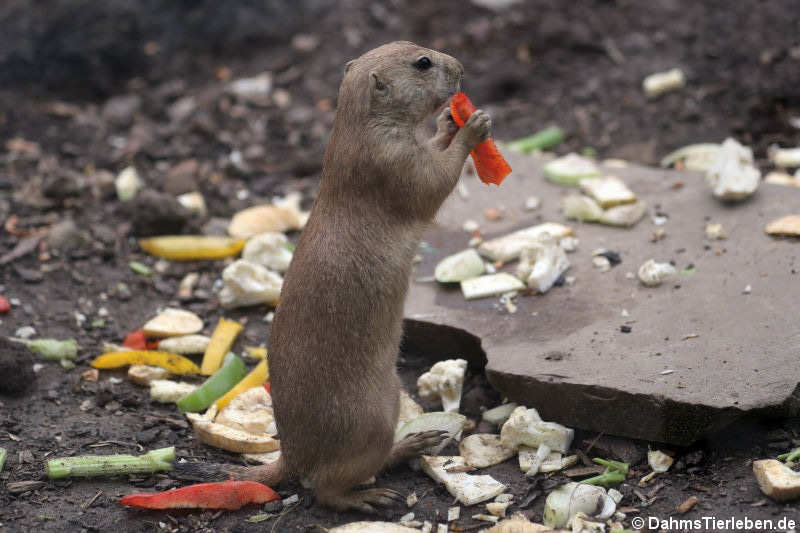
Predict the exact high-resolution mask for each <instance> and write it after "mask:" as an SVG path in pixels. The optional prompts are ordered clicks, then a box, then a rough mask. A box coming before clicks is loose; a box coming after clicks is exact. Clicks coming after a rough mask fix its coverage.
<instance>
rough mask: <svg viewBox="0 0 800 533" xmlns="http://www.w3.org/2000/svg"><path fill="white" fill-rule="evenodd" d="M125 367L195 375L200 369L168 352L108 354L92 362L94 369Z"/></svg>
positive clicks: (188, 360)
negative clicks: (138, 366)
mask: <svg viewBox="0 0 800 533" xmlns="http://www.w3.org/2000/svg"><path fill="white" fill-rule="evenodd" d="M125 365H150V366H160V367H161V368H166V369H167V370H169V371H170V372H172V373H173V374H197V373H199V372H200V368H199V367H198V366H197V365H196V364H194V363H193V362H192V361H191V360H190V359H187V358H185V357H183V356H182V355H178V354H175V353H169V352H155V351H148V350H131V351H127V352H108V353H104V354H103V355H101V356H99V357H98V358H97V359H95V360H94V361H92V366H93V367H95V368H102V369H107V368H119V367H121V366H125Z"/></svg>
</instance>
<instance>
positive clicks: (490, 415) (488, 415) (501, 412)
mask: <svg viewBox="0 0 800 533" xmlns="http://www.w3.org/2000/svg"><path fill="white" fill-rule="evenodd" d="M517 407H519V406H518V405H517V404H515V403H514V402H509V403H504V404H503V405H498V406H497V407H494V408H492V409H488V410H486V411H484V412H483V416H482V418H483V419H484V420H486V421H487V422H489V423H490V424H494V425H495V426H499V425H502V424H503V423H504V422H505V421H506V420H508V417H509V416H511V413H512V412H513V411H514V409H516V408H517Z"/></svg>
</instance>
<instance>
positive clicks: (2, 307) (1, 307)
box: [0, 296, 11, 313]
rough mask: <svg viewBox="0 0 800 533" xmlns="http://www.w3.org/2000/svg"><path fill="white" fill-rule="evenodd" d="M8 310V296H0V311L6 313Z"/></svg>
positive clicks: (9, 306)
mask: <svg viewBox="0 0 800 533" xmlns="http://www.w3.org/2000/svg"><path fill="white" fill-rule="evenodd" d="M9 311H11V304H10V303H9V301H8V298H6V297H5V296H0V313H8V312H9Z"/></svg>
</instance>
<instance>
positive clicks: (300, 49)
mask: <svg viewBox="0 0 800 533" xmlns="http://www.w3.org/2000/svg"><path fill="white" fill-rule="evenodd" d="M796 13H797V4H796V2H793V1H791V0H784V1H777V0H776V1H771V2H761V1H756V0H744V1H740V2H725V1H704V2H692V1H680V0H660V1H657V2H635V1H629V0H617V1H611V0H597V1H580V2H559V1H556V0H552V1H517V2H515V1H513V0H511V1H509V0H475V1H472V2H468V1H463V0H436V1H425V2H419V1H417V2H414V1H407V0H390V1H369V0H345V1H341V2H333V1H331V0H294V1H284V0H231V1H228V2H215V1H210V0H199V1H191V2H189V1H174V2H165V1H163V0H142V1H140V2H127V1H124V0H109V1H105V2H92V1H88V0H46V1H36V2H33V1H25V0H6V1H5V2H3V3H2V5H1V6H0V28H2V32H0V137H2V138H4V139H10V138H15V137H20V138H24V139H28V140H31V141H34V142H36V143H38V144H39V148H40V149H41V150H42V151H43V152H44V153H47V154H51V155H52V156H53V157H56V158H58V159H59V160H64V162H65V163H67V164H68V165H69V166H70V167H71V168H74V169H76V170H81V169H84V168H85V167H86V166H87V165H93V166H94V167H96V168H109V169H110V170H112V171H114V170H118V169H119V168H121V166H122V165H124V164H127V163H129V162H135V163H136V164H137V168H138V169H139V171H140V173H143V174H144V176H145V177H146V178H149V179H151V180H155V181H156V182H160V181H161V178H160V176H161V175H163V173H164V172H165V171H167V170H168V169H169V168H170V167H171V166H173V165H174V164H175V163H177V162H180V161H181V160H183V159H186V158H193V159H196V162H197V163H198V164H199V165H200V168H201V173H200V174H201V175H204V176H206V177H208V176H210V175H211V174H213V173H215V172H221V173H228V174H232V175H234V176H235V177H237V178H240V179H245V180H247V182H248V187H249V188H250V189H251V190H253V191H254V192H256V193H268V192H272V191H273V189H275V188H276V187H278V186H280V185H282V184H284V183H285V181H286V180H287V179H291V178H304V177H311V178H312V180H313V178H314V177H316V176H318V174H319V170H320V164H321V157H322V152H323V150H324V145H325V142H326V135H327V133H328V129H329V126H330V124H331V121H332V116H333V112H334V109H335V105H336V91H337V88H338V84H339V81H340V79H341V73H342V67H343V65H344V63H345V62H346V61H347V60H349V59H352V58H354V57H357V56H358V55H360V54H361V53H363V52H364V51H366V50H369V49H370V48H373V47H374V46H376V45H379V44H381V43H385V42H388V41H392V40H398V39H408V40H412V41H415V42H417V43H419V44H421V45H424V46H428V47H432V48H437V49H440V50H443V51H445V52H447V53H449V54H451V55H454V56H456V57H457V58H458V59H460V60H461V61H462V63H463V64H464V65H465V67H466V79H465V83H464V88H465V90H466V91H467V92H468V94H469V95H470V96H471V97H472V99H473V101H475V102H476V103H477V104H478V105H479V106H482V107H484V108H486V109H488V110H489V111H490V112H491V113H492V115H493V117H494V127H495V130H494V133H495V136H496V137H498V138H500V139H505V140H508V139H512V138H515V137H519V136H523V135H527V134H531V133H533V132H535V131H537V130H539V129H541V128H542V127H544V126H547V125H550V124H556V125H558V126H560V127H562V128H564V129H565V130H566V131H567V132H568V134H569V136H568V139H567V142H566V143H564V144H562V145H561V146H560V147H559V148H558V149H557V150H558V151H559V152H563V153H566V152H567V151H569V150H579V149H583V148H585V147H590V148H592V149H594V150H596V151H597V152H598V153H599V154H600V155H602V156H606V157H622V158H625V159H629V160H633V161H638V162H643V163H654V162H656V161H657V160H658V159H659V158H660V157H661V156H663V155H664V154H665V153H666V152H668V151H669V150H671V149H674V148H676V147H679V146H682V145H685V144H689V143H693V142H700V141H711V142H719V141H721V140H722V139H723V138H725V137H726V136H729V135H733V136H735V137H736V138H737V139H738V140H739V141H741V142H743V143H744V144H749V145H751V146H753V148H754V150H755V152H756V157H757V158H765V157H766V147H767V146H768V145H769V144H771V143H776V142H778V143H781V144H783V145H796V144H798V141H800V130H799V129H798V128H797V126H799V125H800V124H799V122H800V92H798V90H797V88H798V87H799V86H800V37H798V36H799V35H800V31H798V30H800V18H798V17H797V16H795V15H796ZM673 67H678V68H681V69H682V70H683V71H684V73H685V74H686V77H687V84H686V87H685V89H683V90H681V91H676V92H672V93H669V94H666V95H664V96H662V97H660V98H657V99H648V98H647V97H646V96H645V94H644V92H643V90H642V80H643V78H644V77H645V76H647V75H648V74H652V73H654V72H659V71H664V70H668V69H670V68H673ZM262 73H266V74H265V75H264V76H263V77H262V78H260V79H261V80H262V81H263V82H264V83H265V85H264V86H263V87H262V88H261V89H263V91H262V93H261V94H260V95H255V96H253V95H251V96H250V97H241V96H239V97H237V96H236V95H235V94H232V93H231V91H230V90H228V89H229V86H228V84H229V83H230V82H232V81H234V80H237V79H240V78H250V77H253V76H258V75H259V74H262ZM256 91H257V92H258V89H256ZM232 152H239V155H240V156H241V157H239V156H236V157H235V159H236V161H238V163H239V164H237V163H236V162H234V163H232V162H231V160H230V159H231V158H230V154H231V153H232ZM2 179H6V180H8V179H10V178H8V177H5V178H2ZM204 192H207V193H211V192H212V191H204ZM229 192H230V191H225V190H223V191H221V194H220V195H218V196H219V198H218V199H219V200H220V201H223V202H225V201H227V200H229V199H230V198H231V195H230V194H228V193H229ZM232 207H236V206H232Z"/></svg>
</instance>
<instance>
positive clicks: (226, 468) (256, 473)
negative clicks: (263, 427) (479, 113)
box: [171, 458, 288, 488]
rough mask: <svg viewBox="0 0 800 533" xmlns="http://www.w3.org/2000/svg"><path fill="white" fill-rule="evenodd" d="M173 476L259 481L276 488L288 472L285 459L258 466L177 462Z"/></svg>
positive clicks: (210, 480) (212, 479)
mask: <svg viewBox="0 0 800 533" xmlns="http://www.w3.org/2000/svg"><path fill="white" fill-rule="evenodd" d="M171 474H172V477H174V478H177V479H184V480H190V481H202V482H206V483H208V482H212V481H227V480H229V479H235V480H240V481H258V482H259V483H263V484H264V485H267V486H268V487H271V488H275V487H276V486H277V485H279V484H280V483H282V482H283V481H285V480H286V478H287V477H288V476H287V472H286V468H285V467H284V465H283V460H282V459H281V458H279V459H278V460H277V461H275V462H274V463H269V464H266V465H258V466H238V465H227V464H220V463H176V464H175V468H174V469H173V470H172V472H171Z"/></svg>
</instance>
